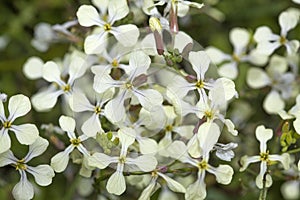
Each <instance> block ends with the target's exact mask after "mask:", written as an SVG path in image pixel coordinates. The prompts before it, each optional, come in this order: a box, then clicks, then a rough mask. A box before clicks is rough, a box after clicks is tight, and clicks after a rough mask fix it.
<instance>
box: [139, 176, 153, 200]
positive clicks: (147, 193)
mask: <svg viewBox="0 0 300 200" xmlns="http://www.w3.org/2000/svg"><path fill="white" fill-rule="evenodd" d="M155 186H156V179H152V180H151V182H150V184H149V185H148V186H147V187H146V188H145V189H144V190H143V192H142V194H141V195H140V197H139V199H138V200H150V197H151V194H152V193H153V192H154V190H155Z"/></svg>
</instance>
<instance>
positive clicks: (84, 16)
mask: <svg viewBox="0 0 300 200" xmlns="http://www.w3.org/2000/svg"><path fill="white" fill-rule="evenodd" d="M76 15H77V19H78V22H79V24H80V25H81V26H85V27H89V26H93V25H98V26H99V25H100V24H102V23H103V22H102V21H101V20H100V16H99V13H98V11H97V10H96V8H94V7H93V6H90V5H82V6H80V7H79V9H78V11H77V13H76Z"/></svg>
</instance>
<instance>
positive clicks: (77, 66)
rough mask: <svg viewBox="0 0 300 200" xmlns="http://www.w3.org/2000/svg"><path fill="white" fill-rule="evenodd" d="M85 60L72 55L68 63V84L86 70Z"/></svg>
mask: <svg viewBox="0 0 300 200" xmlns="http://www.w3.org/2000/svg"><path fill="white" fill-rule="evenodd" d="M86 67H87V66H86V63H85V60H84V59H83V58H81V57H79V56H77V57H74V58H73V59H72V61H71V63H70V65H69V75H70V77H69V80H68V83H69V84H71V85H72V84H73V82H74V80H75V79H77V78H79V77H81V76H83V74H84V73H85V71H86Z"/></svg>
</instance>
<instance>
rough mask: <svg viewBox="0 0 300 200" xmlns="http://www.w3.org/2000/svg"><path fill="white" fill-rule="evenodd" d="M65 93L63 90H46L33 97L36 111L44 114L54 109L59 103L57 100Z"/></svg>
mask: <svg viewBox="0 0 300 200" xmlns="http://www.w3.org/2000/svg"><path fill="white" fill-rule="evenodd" d="M63 93H64V92H63V91H62V90H58V91H50V90H46V91H43V92H40V93H37V94H35V95H33V96H32V97H31V101H32V105H33V107H34V109H35V110H37V111H39V112H42V111H47V110H49V109H51V108H53V107H54V106H55V104H56V102H57V98H58V97H59V96H60V95H62V94H63Z"/></svg>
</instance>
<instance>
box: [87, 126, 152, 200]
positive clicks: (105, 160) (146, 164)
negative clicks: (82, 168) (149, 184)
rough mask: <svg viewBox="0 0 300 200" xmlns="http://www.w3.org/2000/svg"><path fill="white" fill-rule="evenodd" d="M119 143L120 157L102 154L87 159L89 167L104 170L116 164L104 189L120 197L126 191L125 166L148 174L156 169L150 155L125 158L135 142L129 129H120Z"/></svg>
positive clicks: (132, 131)
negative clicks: (131, 166) (133, 167)
mask: <svg viewBox="0 0 300 200" xmlns="http://www.w3.org/2000/svg"><path fill="white" fill-rule="evenodd" d="M118 137H119V139H120V142H121V145H122V147H121V151H120V156H117V157H110V156H108V155H106V154H103V153H94V154H93V155H92V156H90V157H89V158H88V164H89V165H90V166H91V167H97V168H100V169H104V168H106V167H108V165H110V164H111V163H117V169H116V171H115V172H114V173H113V174H112V175H111V176H110V178H109V179H108V181H107V184H106V189H107V191H108V192H109V193H112V194H116V195H121V194H122V193H124V192H125V190H126V183H125V177H124V175H123V171H124V167H125V165H135V166H136V167H137V168H138V169H139V170H142V171H144V172H150V171H152V170H154V169H155V168H156V165H157V160H156V158H155V157H154V156H151V155H141V156H138V157H136V158H129V157H127V150H128V147H129V146H130V145H132V143H133V142H134V140H135V137H136V136H135V132H134V130H133V129H130V128H122V129H120V130H119V131H118Z"/></svg>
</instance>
